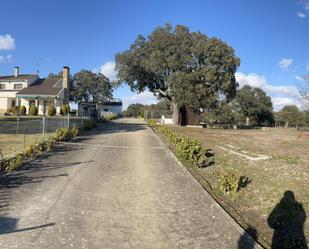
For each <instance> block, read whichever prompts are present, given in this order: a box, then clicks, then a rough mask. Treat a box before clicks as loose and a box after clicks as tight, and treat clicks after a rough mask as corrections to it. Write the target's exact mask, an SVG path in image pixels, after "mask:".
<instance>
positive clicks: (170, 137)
mask: <svg viewBox="0 0 309 249" xmlns="http://www.w3.org/2000/svg"><path fill="white" fill-rule="evenodd" d="M149 123H150V125H152V124H153V122H152V121H150V122H149ZM153 127H155V129H156V130H157V131H158V132H159V133H161V134H162V135H163V136H164V137H165V138H166V140H167V142H168V143H169V144H171V145H172V146H173V147H174V149H175V152H176V156H177V158H179V159H180V160H184V161H188V162H190V163H191V164H192V165H194V166H196V167H207V166H209V165H210V164H211V163H213V153H212V152H211V150H210V149H206V148H205V147H204V146H203V145H202V143H201V142H199V141H198V140H197V139H192V138H188V137H184V136H181V135H179V134H177V133H176V132H174V131H172V130H171V129H170V128H168V127H166V126H158V125H157V126H153Z"/></svg>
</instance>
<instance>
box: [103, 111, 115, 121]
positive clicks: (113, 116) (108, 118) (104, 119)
mask: <svg viewBox="0 0 309 249" xmlns="http://www.w3.org/2000/svg"><path fill="white" fill-rule="evenodd" d="M116 118H118V116H117V114H114V113H110V114H107V115H105V116H104V117H102V118H101V119H102V121H110V120H114V119H116Z"/></svg>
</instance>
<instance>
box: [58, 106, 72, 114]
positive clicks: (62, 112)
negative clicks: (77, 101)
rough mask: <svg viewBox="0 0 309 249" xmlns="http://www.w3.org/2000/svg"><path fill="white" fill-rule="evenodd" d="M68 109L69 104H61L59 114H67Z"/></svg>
mask: <svg viewBox="0 0 309 249" xmlns="http://www.w3.org/2000/svg"><path fill="white" fill-rule="evenodd" d="M69 111H70V106H69V105H62V106H61V108H60V114H61V115H67V114H68V113H69Z"/></svg>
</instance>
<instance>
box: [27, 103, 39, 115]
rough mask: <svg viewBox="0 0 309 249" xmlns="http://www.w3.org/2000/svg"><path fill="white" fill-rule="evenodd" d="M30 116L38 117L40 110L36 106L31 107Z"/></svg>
mask: <svg viewBox="0 0 309 249" xmlns="http://www.w3.org/2000/svg"><path fill="white" fill-rule="evenodd" d="M29 114H30V115H31V116H37V115H38V108H37V107H36V106H35V105H32V106H30V108H29Z"/></svg>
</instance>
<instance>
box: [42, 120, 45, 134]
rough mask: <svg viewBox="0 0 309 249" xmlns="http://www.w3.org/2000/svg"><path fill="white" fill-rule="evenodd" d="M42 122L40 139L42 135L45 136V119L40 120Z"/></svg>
mask: <svg viewBox="0 0 309 249" xmlns="http://www.w3.org/2000/svg"><path fill="white" fill-rule="evenodd" d="M42 119H43V120H42V121H43V122H42V138H44V135H45V117H43V118H42Z"/></svg>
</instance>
